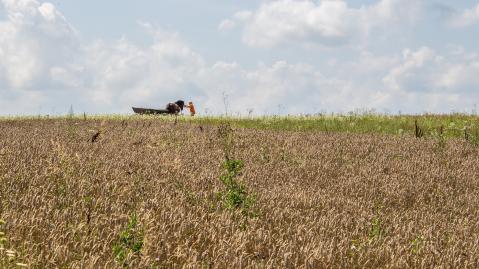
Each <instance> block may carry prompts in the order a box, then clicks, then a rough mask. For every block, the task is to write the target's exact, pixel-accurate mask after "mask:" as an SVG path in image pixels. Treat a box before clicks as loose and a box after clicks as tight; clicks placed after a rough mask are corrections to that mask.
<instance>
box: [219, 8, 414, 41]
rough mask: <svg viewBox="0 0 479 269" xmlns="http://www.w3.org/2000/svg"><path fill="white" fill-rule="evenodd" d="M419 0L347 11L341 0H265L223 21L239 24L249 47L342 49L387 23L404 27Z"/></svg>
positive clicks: (223, 24) (223, 28) (385, 25)
mask: <svg viewBox="0 0 479 269" xmlns="http://www.w3.org/2000/svg"><path fill="white" fill-rule="evenodd" d="M421 10H422V1H417V0H381V1H379V2H378V3H376V4H374V5H370V6H362V7H360V8H351V7H349V6H348V4H347V2H346V1H343V0H322V1H317V2H316V1H312V0H277V1H267V2H264V3H263V4H261V6H260V7H259V8H258V9H257V10H255V11H242V12H240V13H237V14H235V15H234V17H233V18H232V19H229V20H225V21H223V22H222V23H221V24H220V28H221V29H222V30H225V29H227V27H225V24H226V22H228V24H229V25H232V24H233V23H234V24H236V23H238V24H242V25H243V41H244V43H245V44H247V45H249V46H253V47H273V46H276V45H279V44H283V43H288V42H296V43H303V44H319V45H323V46H342V45H345V44H350V43H352V41H353V40H357V39H358V38H364V37H366V36H368V35H369V34H370V33H371V32H372V31H373V30H375V29H378V28H384V29H389V26H390V24H393V23H397V24H401V25H404V24H408V23H411V22H414V21H416V20H417V18H418V17H419V16H418V14H419V13H420V12H421Z"/></svg>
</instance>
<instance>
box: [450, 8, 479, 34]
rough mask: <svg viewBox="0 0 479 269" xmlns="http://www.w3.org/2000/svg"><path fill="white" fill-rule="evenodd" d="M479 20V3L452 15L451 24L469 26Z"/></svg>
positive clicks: (459, 26)
mask: <svg viewBox="0 0 479 269" xmlns="http://www.w3.org/2000/svg"><path fill="white" fill-rule="evenodd" d="M478 22H479V4H477V5H476V6H474V7H472V8H470V9H465V10H463V11H462V12H459V13H456V14H454V15H452V17H451V18H450V19H449V24H450V25H451V26H453V27H458V28H462V27H467V26H470V25H473V24H476V23H478Z"/></svg>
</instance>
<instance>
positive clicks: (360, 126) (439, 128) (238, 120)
mask: <svg viewBox="0 0 479 269" xmlns="http://www.w3.org/2000/svg"><path fill="white" fill-rule="evenodd" d="M72 118H74V119H89V120H91V119H94V120H122V121H123V120H131V119H142V120H161V121H164V122H175V121H178V122H180V123H191V124H200V125H220V124H223V123H226V122H227V123H230V124H231V125H232V126H233V127H236V128H248V129H260V130H280V131H319V132H339V133H379V134H391V135H412V136H414V135H415V132H416V122H417V126H418V127H419V128H420V129H421V131H422V133H423V135H424V136H425V137H437V136H442V137H444V138H451V137H459V138H463V137H464V136H465V135H467V136H468V137H474V138H475V137H479V116H474V115H465V114H444V115H437V114H424V115H394V116H392V115H380V114H361V115H360V114H349V115H316V116H263V117H225V116H199V117H189V116H179V117H177V118H176V117H173V116H140V115H77V116H58V117H45V116H32V117H3V118H2V117H0V121H11V120H25V119H32V120H38V119H43V120H48V119H72Z"/></svg>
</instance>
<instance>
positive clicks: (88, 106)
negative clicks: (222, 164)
mask: <svg viewBox="0 0 479 269" xmlns="http://www.w3.org/2000/svg"><path fill="white" fill-rule="evenodd" d="M478 36H479V2H478V1H477V0H454V1H450V0H263V1H261V0H256V1H253V0H241V1H236V0H235V1H234V0H188V1H187V0H141V1H131V0H130V1H126V0H101V1H98V0H82V1H67V0H63V1H60V0H51V1H40V0H0V114H2V115H26V114H33V115H36V114H59V113H60V114H61V113H66V112H67V111H68V109H69V107H70V105H72V106H73V108H74V110H75V112H78V113H81V112H87V113H130V109H131V108H130V107H131V106H145V107H146V106H147V107H163V106H164V105H165V104H166V103H167V102H168V101H171V100H176V99H179V98H181V99H185V100H193V101H194V102H195V103H196V106H197V107H198V110H199V112H200V113H208V114H212V113H215V114H219V113H224V112H225V104H226V107H227V109H228V112H229V113H240V114H247V113H248V111H250V110H252V111H253V113H255V114H285V113H292V114H299V113H319V112H342V113H346V112H349V111H354V110H365V109H375V110H376V111H378V112H387V113H398V112H399V111H401V112H402V113H422V112H445V113H449V112H471V111H473V110H474V109H475V108H476V104H478V103H479V38H478Z"/></svg>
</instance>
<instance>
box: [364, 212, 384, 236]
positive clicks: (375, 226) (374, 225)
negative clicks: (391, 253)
mask: <svg viewBox="0 0 479 269" xmlns="http://www.w3.org/2000/svg"><path fill="white" fill-rule="evenodd" d="M381 210H382V206H381V205H376V206H375V207H374V216H373V218H372V220H371V224H370V227H369V233H368V237H369V240H370V241H375V240H377V239H379V238H381V236H383V235H384V229H383V220H382V219H381Z"/></svg>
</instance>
